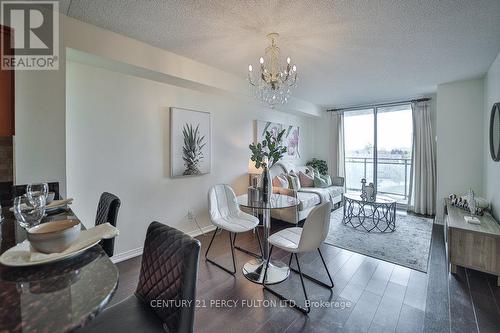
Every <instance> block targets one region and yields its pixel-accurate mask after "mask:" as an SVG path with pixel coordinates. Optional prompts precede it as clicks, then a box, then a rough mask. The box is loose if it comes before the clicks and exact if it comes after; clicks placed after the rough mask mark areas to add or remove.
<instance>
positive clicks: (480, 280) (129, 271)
mask: <svg viewBox="0 0 500 333" xmlns="http://www.w3.org/2000/svg"><path fill="white" fill-rule="evenodd" d="M274 226H276V227H277V228H282V227H283V226H282V225H279V223H274ZM210 237H211V233H210V234H206V235H202V236H199V237H198V239H199V240H200V241H201V243H202V251H201V254H200V267H199V274H198V287H197V299H198V300H199V301H198V302H199V304H198V305H200V307H198V308H197V310H196V319H195V320H196V321H195V331H196V332H237V333H244V332H337V331H339V332H449V331H451V332H476V331H480V332H500V309H499V304H500V288H499V287H496V278H495V277H494V276H491V275H488V274H484V273H480V272H476V271H472V270H466V269H459V271H458V274H457V275H448V273H447V265H446V255H445V248H444V240H443V227H442V226H441V225H434V227H433V235H432V246H431V257H430V263H429V271H428V273H427V274H425V273H422V272H419V271H415V270H411V269H409V268H405V267H402V266H398V265H394V264H391V263H388V262H384V261H381V260H378V259H374V258H371V257H367V256H364V255H361V254H358V253H354V252H350V251H347V250H343V249H340V248H337V247H334V246H330V245H326V244H325V245H323V246H322V249H321V250H322V252H323V256H324V257H325V261H326V263H327V265H328V268H329V269H330V272H331V274H332V276H333V279H334V282H335V287H334V288H333V289H332V290H328V289H326V288H324V287H321V286H318V285H316V284H314V283H312V282H310V281H308V280H305V283H306V288H307V291H308V296H309V299H310V300H312V301H325V302H330V303H329V304H330V305H331V307H318V308H312V309H311V313H310V314H309V315H308V316H305V315H303V314H302V313H300V312H299V311H297V310H295V309H292V308H287V307H280V306H277V307H273V306H267V307H266V306H263V304H266V302H272V301H277V300H278V299H277V298H276V297H275V296H273V295H272V294H270V293H268V292H264V291H263V290H262V286H260V285H256V284H253V283H251V282H249V281H248V280H247V279H246V278H245V277H244V276H243V275H242V273H241V267H242V266H243V264H244V263H245V262H246V261H248V260H249V259H251V257H250V256H248V255H246V254H244V253H242V252H240V251H236V256H237V259H236V260H237V267H238V273H237V274H236V276H234V277H233V276H231V275H229V274H227V273H226V272H224V271H222V270H221V269H219V268H217V267H215V266H213V265H211V264H209V263H206V262H205V260H204V253H205V250H206V247H207V246H208V242H209V241H210ZM227 237H228V235H227V233H225V232H224V233H221V234H219V235H218V236H217V237H216V239H215V241H214V245H213V246H212V249H211V251H210V252H211V258H216V260H218V261H219V262H221V263H223V264H225V265H228V267H230V265H231V257H230V254H229V253H230V252H229V245H228V239H227ZM237 243H238V245H240V246H242V247H245V248H247V249H250V250H252V251H257V250H258V245H257V239H256V236H255V235H254V234H252V233H247V234H244V235H239V236H238V239H237ZM273 259H281V260H282V261H284V262H288V260H287V259H288V256H287V255H286V253H285V252H283V251H278V250H277V249H276V250H274V251H273ZM300 263H301V268H302V270H303V272H306V273H309V274H310V275H313V276H314V277H317V278H319V279H322V280H323V281H327V276H326V273H325V272H324V269H323V266H322V264H321V260H320V258H319V256H318V255H317V253H310V254H305V255H303V256H301V259H300ZM117 266H118V268H119V271H120V282H119V286H118V290H117V291H116V293H115V295H114V298H113V300H112V301H111V303H110V305H109V306H111V305H112V304H115V303H117V302H119V301H121V300H123V299H124V298H125V297H127V296H128V295H130V294H131V293H133V291H134V289H135V287H136V284H137V279H138V276H139V269H140V257H137V258H133V259H130V260H127V261H124V262H121V263H119V264H117ZM273 288H275V289H276V290H278V291H280V292H281V293H283V294H286V295H289V296H290V297H291V298H295V299H296V300H297V302H299V303H300V302H303V299H304V297H303V294H302V289H301V286H300V279H299V277H298V276H297V275H296V274H294V273H292V274H291V277H290V278H289V279H288V280H287V281H285V282H284V283H282V284H279V285H275V286H273ZM223 302H225V303H223ZM235 302H236V303H235ZM243 302H244V303H243ZM235 304H236V305H235ZM278 305H279V303H278Z"/></svg>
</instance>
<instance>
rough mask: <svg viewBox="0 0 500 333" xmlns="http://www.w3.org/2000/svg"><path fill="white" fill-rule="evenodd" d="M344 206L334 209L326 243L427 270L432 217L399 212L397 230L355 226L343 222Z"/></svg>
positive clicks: (412, 267) (419, 269) (422, 270)
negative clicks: (382, 231)
mask: <svg viewBox="0 0 500 333" xmlns="http://www.w3.org/2000/svg"><path fill="white" fill-rule="evenodd" d="M342 217H343V208H342V207H341V208H340V209H337V210H335V211H334V212H332V216H331V219H330V231H329V233H328V237H327V239H326V241H325V243H327V244H330V245H334V246H338V247H341V248H344V249H346V250H349V251H353V252H358V253H361V254H364V255H367V256H370V257H374V258H377V259H381V260H385V261H388V262H391V263H394V264H397V265H401V266H405V267H408V268H411V269H415V270H418V271H421V272H424V273H426V272H427V262H428V260H429V250H430V244H431V234H432V223H433V221H432V219H428V218H423V217H418V216H414V215H405V214H397V215H396V230H395V231H394V232H388V233H380V232H374V231H372V232H367V231H365V230H364V229H363V227H358V229H354V228H353V227H352V226H351V225H350V224H349V223H348V224H347V225H344V224H343V223H342Z"/></svg>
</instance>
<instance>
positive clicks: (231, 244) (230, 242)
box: [205, 227, 236, 275]
mask: <svg viewBox="0 0 500 333" xmlns="http://www.w3.org/2000/svg"><path fill="white" fill-rule="evenodd" d="M217 231H219V228H218V227H217V228H215V231H214V234H213V236H212V239H211V240H210V244H209V245H208V248H207V251H206V252H205V260H206V261H208V262H209V263H211V264H213V265H215V266H217V267H219V268H220V269H222V270H224V271H226V272H228V273H229V274H231V275H234V274H236V262H235V260H234V245H233V240H232V239H231V233H230V232H229V231H228V233H229V245H230V246H231V257H232V259H233V270H232V271H230V270H229V269H227V268H225V267H223V266H221V265H219V264H218V263H216V262H215V261H213V260H211V259H209V258H208V251H209V250H210V247H211V246H212V243H213V241H214V238H215V235H217Z"/></svg>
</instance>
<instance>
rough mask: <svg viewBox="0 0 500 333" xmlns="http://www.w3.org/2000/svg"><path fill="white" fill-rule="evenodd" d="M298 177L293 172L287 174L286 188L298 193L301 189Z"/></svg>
mask: <svg viewBox="0 0 500 333" xmlns="http://www.w3.org/2000/svg"><path fill="white" fill-rule="evenodd" d="M301 187H302V186H301V184H300V179H299V176H298V175H296V174H295V173H294V172H290V173H289V174H288V188H290V189H291V190H294V191H299V190H300V188H301Z"/></svg>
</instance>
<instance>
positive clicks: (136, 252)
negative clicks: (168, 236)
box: [111, 225, 215, 264]
mask: <svg viewBox="0 0 500 333" xmlns="http://www.w3.org/2000/svg"><path fill="white" fill-rule="evenodd" d="M213 230H215V226H214V225H208V226H206V227H203V228H201V230H200V229H195V230H193V231H190V232H187V234H188V235H189V236H191V237H197V236H200V235H203V234H206V233H207V232H210V231H213ZM143 249H144V248H143V247H142V246H141V247H138V248H136V249H132V250H128V251H125V252H122V253H118V254H115V255H114V256H112V257H111V262H113V264H116V263H119V262H121V261H125V260H127V259H131V258H134V257H137V256H140V255H142V251H143Z"/></svg>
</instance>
